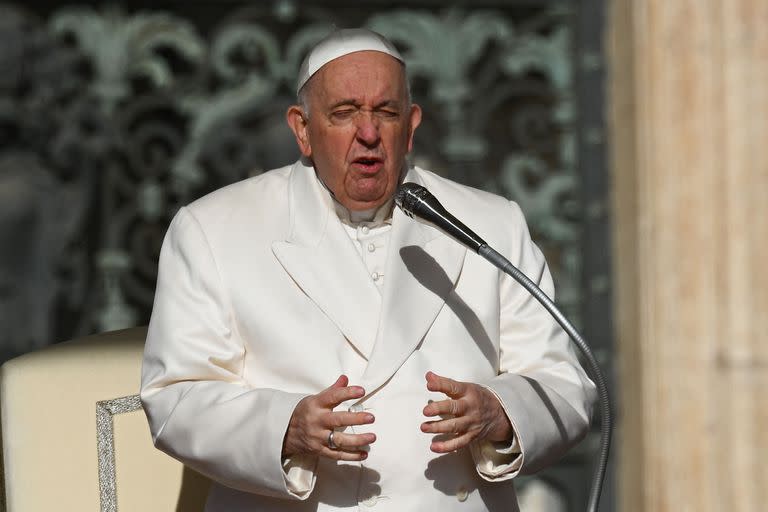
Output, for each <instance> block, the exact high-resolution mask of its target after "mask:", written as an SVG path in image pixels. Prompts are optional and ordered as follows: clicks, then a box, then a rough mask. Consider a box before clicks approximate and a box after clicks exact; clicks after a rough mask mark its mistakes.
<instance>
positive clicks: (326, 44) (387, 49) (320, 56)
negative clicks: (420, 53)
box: [296, 28, 405, 94]
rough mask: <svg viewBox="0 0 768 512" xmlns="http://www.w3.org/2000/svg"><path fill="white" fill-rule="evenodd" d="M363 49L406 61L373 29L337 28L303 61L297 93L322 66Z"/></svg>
mask: <svg viewBox="0 0 768 512" xmlns="http://www.w3.org/2000/svg"><path fill="white" fill-rule="evenodd" d="M362 51H374V52H382V53H386V54H387V55H391V56H392V57H394V58H396V59H397V60H399V61H400V62H402V63H405V61H404V60H403V58H402V57H401V56H400V53H399V52H398V51H397V49H396V48H395V46H394V45H393V44H392V43H390V42H389V41H388V40H387V39H386V38H385V37H384V36H382V35H381V34H378V33H376V32H374V31H373V30H368V29H367V28H344V29H341V30H335V31H333V32H331V33H330V34H328V35H327V36H325V38H323V39H322V40H321V41H320V42H319V43H317V44H316V45H315V47H314V48H312V50H311V51H310V52H309V54H308V55H307V56H306V58H305V59H304V62H302V63H301V67H300V68H299V80H298V83H297V85H296V94H298V93H299V91H300V90H301V88H302V87H304V84H306V83H307V80H309V79H310V78H312V75H314V74H315V73H317V72H318V70H319V69H320V68H321V67H323V66H325V65H326V64H328V63H329V62H331V61H332V60H334V59H338V58H339V57H343V56H344V55H349V54H350V53H354V52H362Z"/></svg>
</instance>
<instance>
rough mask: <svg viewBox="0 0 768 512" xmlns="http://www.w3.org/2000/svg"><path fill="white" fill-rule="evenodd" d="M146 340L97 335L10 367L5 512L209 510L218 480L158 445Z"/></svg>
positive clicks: (1, 389)
mask: <svg viewBox="0 0 768 512" xmlns="http://www.w3.org/2000/svg"><path fill="white" fill-rule="evenodd" d="M145 336H146V328H142V327H139V328H133V329H126V330H123V331H115V332H111V333H105V334H99V335H94V336H89V337H86V338H82V339H78V340H73V341H68V342H65V343H60V344H57V345H52V346H50V347H47V348H45V349H43V350H40V351H38V352H34V353H30V354H26V355H23V356H20V357H17V358H15V359H13V360H11V361H8V362H6V363H5V364H4V365H3V366H2V369H0V416H1V417H2V422H1V423H0V425H2V464H3V467H2V469H3V471H2V473H3V474H2V479H0V493H2V491H3V490H4V493H3V494H4V498H5V499H4V500H2V503H0V510H7V511H8V512H52V511H57V510H58V511H72V512H85V511H94V512H96V511H101V512H108V511H109V512H112V511H116V510H118V508H119V510H120V511H121V512H131V511H137V512H139V511H140V512H148V511H149V512H151V511H183V512H193V511H202V510H203V508H204V503H205V497H206V495H207V493H208V487H209V485H210V482H209V481H208V480H207V479H206V478H204V477H203V476H201V475H199V474H198V473H195V472H194V471H192V470H190V469H188V468H186V467H184V466H183V465H182V464H181V463H180V462H178V461H176V460H174V459H172V458H170V457H168V456H167V455H165V454H163V453H161V452H160V451H158V450H156V449H155V448H154V447H153V446H152V439H151V437H150V433H149V428H148V426H147V421H146V418H145V417H144V412H143V411H142V410H141V403H140V402H139V398H138V395H137V393H138V391H139V380H140V368H141V352H142V349H143V346H144V338H145ZM3 485H4V489H3V487H2V486H3ZM1 497H2V496H0V498H1ZM3 504H4V505H5V507H6V508H5V509H4V508H3V506H2V505H3Z"/></svg>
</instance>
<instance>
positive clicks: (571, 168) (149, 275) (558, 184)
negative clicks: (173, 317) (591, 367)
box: [0, 0, 580, 339]
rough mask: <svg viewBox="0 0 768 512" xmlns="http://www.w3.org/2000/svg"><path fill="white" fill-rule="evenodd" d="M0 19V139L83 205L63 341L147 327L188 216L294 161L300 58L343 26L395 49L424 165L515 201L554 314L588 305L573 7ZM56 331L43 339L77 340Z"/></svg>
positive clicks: (297, 9) (66, 10) (72, 247)
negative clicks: (557, 301)
mask: <svg viewBox="0 0 768 512" xmlns="http://www.w3.org/2000/svg"><path fill="white" fill-rule="evenodd" d="M2 9H3V14H4V16H0V19H2V21H0V34H2V37H3V38H5V39H6V40H11V41H12V42H13V44H7V45H3V47H2V48H1V49H0V56H1V57H0V67H2V69H3V70H7V71H9V72H6V73H3V74H2V75H0V92H1V94H0V133H8V134H10V135H11V137H12V138H11V140H10V141H9V142H7V143H4V144H2V145H0V156H3V155H5V153H6V152H8V151H10V150H13V151H14V152H15V154H17V155H18V154H20V153H19V150H20V149H23V150H24V151H25V152H26V153H24V154H26V155H27V156H28V157H29V158H31V159H32V160H34V161H35V162H37V163H36V165H37V167H36V169H37V171H36V172H39V173H41V174H43V175H46V176H48V178H47V179H49V180H52V181H51V183H53V184H55V188H57V189H58V188H61V189H62V190H65V189H67V188H68V187H69V188H71V189H73V190H78V191H79V192H78V194H79V195H80V197H81V199H80V202H79V203H78V205H77V206H76V208H74V210H75V211H76V213H73V218H74V219H75V221H74V222H75V224H76V227H75V228H71V227H70V228H68V229H65V230H60V232H61V234H62V236H63V234H64V233H68V232H71V235H70V238H69V239H68V241H66V242H63V246H62V247H61V249H60V250H59V252H60V256H61V257H60V260H61V261H60V262H57V263H55V264H53V266H54V267H55V266H57V265H58V266H61V265H62V262H63V261H69V262H70V263H69V265H73V263H72V262H75V261H77V262H80V263H81V264H82V262H83V261H85V262H86V263H87V270H86V271H83V270H80V271H77V272H75V271H69V272H66V273H65V274H66V276H67V279H68V280H69V281H68V282H69V284H68V285H67V286H64V288H67V289H72V290H75V289H80V290H88V291H89V292H88V293H81V294H80V295H78V294H70V297H71V300H70V303H71V305H72V306H73V307H75V306H76V307H79V308H81V311H82V313H81V315H82V316H81V318H80V319H79V320H78V321H76V322H69V323H68V329H70V330H78V329H79V330H80V331H87V330H91V329H109V328H117V327H122V326H125V325H127V324H131V323H141V322H144V321H146V318H147V315H148V313H149V310H150V308H151V302H152V294H153V290H154V279H155V273H156V259H157V253H158V250H159V246H160V243H161V241H162V236H163V233H164V230H165V227H166V226H167V223H168V221H169V219H170V218H171V216H172V215H173V213H174V212H175V211H176V210H177V209H178V207H179V206H180V205H182V204H186V203H188V202H190V201H192V200H194V199H195V198H196V197H198V196H200V195H201V194H203V193H205V192H207V191H209V190H212V189H214V188H217V187H219V186H222V185H224V184H227V183H231V182H233V181H236V180H239V179H242V178H244V177H246V176H249V175H253V174H258V173H259V172H262V171H264V170H266V169H270V168H273V167H276V166H279V165H284V164H286V163H288V162H290V161H292V160H293V159H295V158H296V157H297V156H298V151H297V149H296V147H295V143H294V141H293V139H292V136H291V134H290V131H289V130H288V128H287V127H286V126H285V123H284V120H283V118H284V111H285V108H286V107H287V106H288V105H289V104H290V103H291V102H292V101H294V98H293V96H294V94H295V91H294V80H295V77H296V73H297V70H298V67H299V64H300V62H301V60H302V58H303V57H304V55H305V54H306V52H307V51H308V50H309V48H310V47H311V46H312V45H313V44H314V43H315V42H316V41H317V40H319V39H320V38H321V37H323V36H324V35H325V34H326V33H327V32H328V31H329V30H330V28H331V27H332V26H334V24H338V25H342V26H344V25H366V26H369V27H371V28H373V29H375V30H377V31H379V32H381V33H383V34H385V35H387V36H388V37H390V38H391V39H392V40H393V41H394V42H395V43H396V44H397V45H398V46H399V47H400V48H401V50H402V51H403V54H404V56H405V58H406V61H407V63H408V69H409V73H410V75H411V77H412V80H413V89H414V96H415V98H416V100H417V101H419V102H420V103H422V104H423V107H424V110H425V119H424V123H423V125H422V127H421V128H420V130H419V131H418V132H417V139H416V152H415V154H414V155H413V160H414V161H416V162H418V163H420V164H423V165H425V166H427V167H430V168H432V169H434V170H436V171H438V172H441V173H442V174H444V175H447V176H451V177H453V178H455V179H458V180H460V181H464V182H466V183H468V184H471V185H474V186H480V187H484V188H488V189H491V190H494V191H497V192H500V193H502V194H505V195H507V196H508V197H510V198H511V199H514V200H516V201H518V202H519V203H520V204H521V206H522V208H523V210H524V211H525V213H526V214H527V216H528V218H529V221H530V224H531V227H532V230H533V231H534V235H535V236H536V237H537V239H538V240H539V242H540V243H541V244H542V245H543V247H544V249H545V251H546V252H547V254H548V256H549V257H550V259H551V261H552V263H553V268H554V270H555V271H556V273H558V274H560V275H558V276H557V282H558V284H559V288H560V298H561V301H562V302H564V303H565V304H566V305H567V306H571V307H572V309H573V306H574V305H576V304H578V301H579V293H580V292H579V290H580V288H579V286H577V283H578V282H579V249H578V220H579V208H578V201H577V200H576V197H577V195H576V192H577V188H576V187H577V185H578V179H577V176H576V174H575V166H576V162H575V154H574V144H575V139H574V137H573V119H574V100H573V86H572V81H573V80H572V76H571V75H572V70H571V67H570V60H571V54H570V27H569V23H570V20H569V11H568V10H567V9H565V10H563V9H562V8H560V7H553V8H546V9H545V8H537V9H523V10H520V11H515V9H513V8H505V7H498V8H495V9H489V8H483V9H463V8H452V7H449V8H446V9H440V10H426V9H407V8H396V9H387V8H382V9H380V10H378V11H374V12H371V11H367V10H364V9H359V8H356V7H353V6H352V5H350V7H349V8H344V9H339V10H337V11H331V10H329V9H327V8H325V7H323V6H321V5H320V4H318V5H314V4H312V3H311V2H309V3H307V5H304V4H297V3H296V2H293V1H289V0H280V1H275V2H272V3H269V4H259V5H253V6H248V7H244V8H242V9H239V10H234V11H232V12H231V13H229V14H228V15H227V16H222V18H221V20H220V21H218V22H216V21H215V20H210V23H209V24H208V25H200V20H199V19H198V20H197V24H195V23H193V22H192V18H189V19H188V18H187V17H185V16H182V15H180V14H179V13H171V12H164V11H139V12H130V11H127V10H122V9H120V8H118V7H106V8H92V7H85V6H78V5H70V6H65V7H63V8H60V9H58V10H55V11H52V12H50V13H49V14H48V17H47V19H39V18H35V17H34V16H31V15H29V14H27V13H25V12H24V11H23V10H21V9H18V8H14V7H2ZM0 161H2V162H11V161H13V162H18V161H19V158H18V156H16V157H14V158H13V159H8V158H6V159H4V160H0ZM4 165H6V166H18V164H10V163H5V164H4ZM14 172H16V171H14ZM52 186H53V185H52ZM25 197H30V199H28V200H29V201H32V200H33V199H31V197H32V196H25ZM85 212H90V214H91V215H88V216H86V215H85ZM4 229H5V233H6V234H7V233H9V232H11V233H15V229H16V228H13V227H7V226H6V227H5V228H4ZM59 244H62V242H59ZM77 251H80V252H79V253H78V254H80V256H78V257H75V256H73V254H75V253H77ZM83 251H85V252H83ZM83 254H85V256H83ZM49 279H51V280H52V281H56V280H57V279H58V281H56V282H59V283H60V284H61V283H63V281H62V280H61V278H59V277H49ZM75 282H76V283H77V285H76V286H75V285H74V283H75ZM6 295H7V293H6ZM74 298H77V299H78V300H79V302H80V303H79V304H74V303H72V300H74ZM52 300H53V302H55V300H54V299H52ZM78 300H74V302H78ZM67 307H69V306H67ZM61 311H62V308H61V306H56V305H51V306H50V308H49V312H48V314H49V315H54V316H55V315H56V314H57V312H61ZM64 311H74V310H69V309H66V308H65V309H64ZM54 324H56V322H54V323H53V324H51V325H49V326H48V327H46V329H48V332H47V333H45V334H43V333H41V334H40V335H39V336H38V338H40V339H54V338H57V337H64V336H66V335H67V334H64V333H57V332H55V331H56V330H57V328H56V327H54ZM68 334H75V332H70V333H68Z"/></svg>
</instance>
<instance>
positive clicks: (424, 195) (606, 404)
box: [395, 183, 612, 512]
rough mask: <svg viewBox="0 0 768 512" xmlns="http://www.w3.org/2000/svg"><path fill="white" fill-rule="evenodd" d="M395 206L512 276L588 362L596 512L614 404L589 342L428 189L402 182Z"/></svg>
mask: <svg viewBox="0 0 768 512" xmlns="http://www.w3.org/2000/svg"><path fill="white" fill-rule="evenodd" d="M395 204H396V205H397V206H398V207H399V208H400V209H401V210H402V211H403V213H405V214H406V215H407V216H409V217H410V218H412V219H416V220H418V221H419V222H422V223H424V224H427V225H429V226H432V227H434V228H437V229H439V230H441V231H442V232H444V233H445V234H447V235H448V236H450V237H453V238H455V239H456V240H457V241H459V242H461V244H463V245H465V246H467V247H468V248H469V249H472V250H473V251H474V252H476V253H477V254H479V255H480V256H482V257H483V258H485V259H486V260H488V261H489V262H491V263H492V264H493V265H494V266H495V267H496V268H498V269H499V270H501V271H503V272H505V273H506V274H508V275H510V276H511V277H513V278H514V279H515V280H516V281H517V282H518V283H520V284H521V285H522V286H523V288H525V289H526V290H528V292H529V293H530V294H531V295H533V297H534V298H535V299H536V300H538V301H539V303H540V304H541V305H542V306H544V309H546V310H547V311H548V312H549V314H551V315H552V317H553V318H554V319H555V321H557V323H558V324H560V327H562V328H563V330H564V331H565V332H566V333H567V334H568V336H570V337H571V340H572V341H573V342H574V344H575V345H576V347H578V349H579V350H580V351H581V354H582V355H583V356H584V359H585V361H586V362H587V367H588V370H589V372H590V374H591V376H592V378H593V379H594V380H595V384H596V385H597V393H598V396H599V398H600V413H601V414H600V421H601V425H600V431H601V432H600V451H599V455H598V461H597V465H596V466H595V470H594V474H593V476H592V486H591V488H590V492H589V502H588V503H587V510H588V512H597V507H598V505H599V502H600V494H601V492H602V488H603V478H604V477H605V468H606V466H607V465H608V453H609V450H610V446H611V431H612V425H611V401H610V398H609V397H608V386H607V384H606V382H605V377H604V376H603V372H602V371H601V370H600V365H598V364H597V360H596V359H595V356H594V355H593V354H592V351H591V350H590V349H589V345H587V342H586V340H584V338H582V337H581V335H580V334H579V333H578V331H576V328H575V327H574V326H573V325H572V324H571V322H569V321H568V319H567V318H566V317H565V315H563V313H561V312H560V310H559V309H557V306H555V303H554V302H552V299H550V298H549V297H547V295H546V294H545V293H544V292H543V291H542V290H541V289H540V288H539V287H538V286H537V285H536V283H534V282H533V281H531V280H530V279H529V278H528V276H526V275H525V274H524V273H523V272H522V271H521V270H520V269H518V268H517V267H516V266H514V265H513V264H512V263H511V262H510V261H509V260H507V259H506V258H505V257H504V256H503V255H501V254H499V253H498V252H496V251H495V250H494V249H493V248H492V247H491V246H489V245H488V244H487V243H485V240H483V239H482V238H480V237H479V236H477V234H475V232H473V231H472V230H471V229H469V228H468V227H467V226H465V225H464V224H463V223H462V222H461V221H460V220H459V219H457V218H456V217H454V216H453V215H451V214H450V213H448V211H447V210H446V209H445V208H444V207H443V205H441V204H440V201H438V200H437V198H435V196H433V195H432V194H431V193H430V192H429V191H428V190H427V189H426V188H424V187H422V186H421V185H417V184H416V183H403V184H402V185H400V187H399V188H398V189H397V192H395Z"/></svg>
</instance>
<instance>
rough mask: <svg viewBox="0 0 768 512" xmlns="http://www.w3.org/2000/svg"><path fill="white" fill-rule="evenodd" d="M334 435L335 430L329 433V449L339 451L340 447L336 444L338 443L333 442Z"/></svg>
mask: <svg viewBox="0 0 768 512" xmlns="http://www.w3.org/2000/svg"><path fill="white" fill-rule="evenodd" d="M333 434H335V432H334V431H333V430H331V431H330V432H329V433H328V448H330V449H331V450H338V449H339V445H337V444H336V443H335V442H334V441H333Z"/></svg>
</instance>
